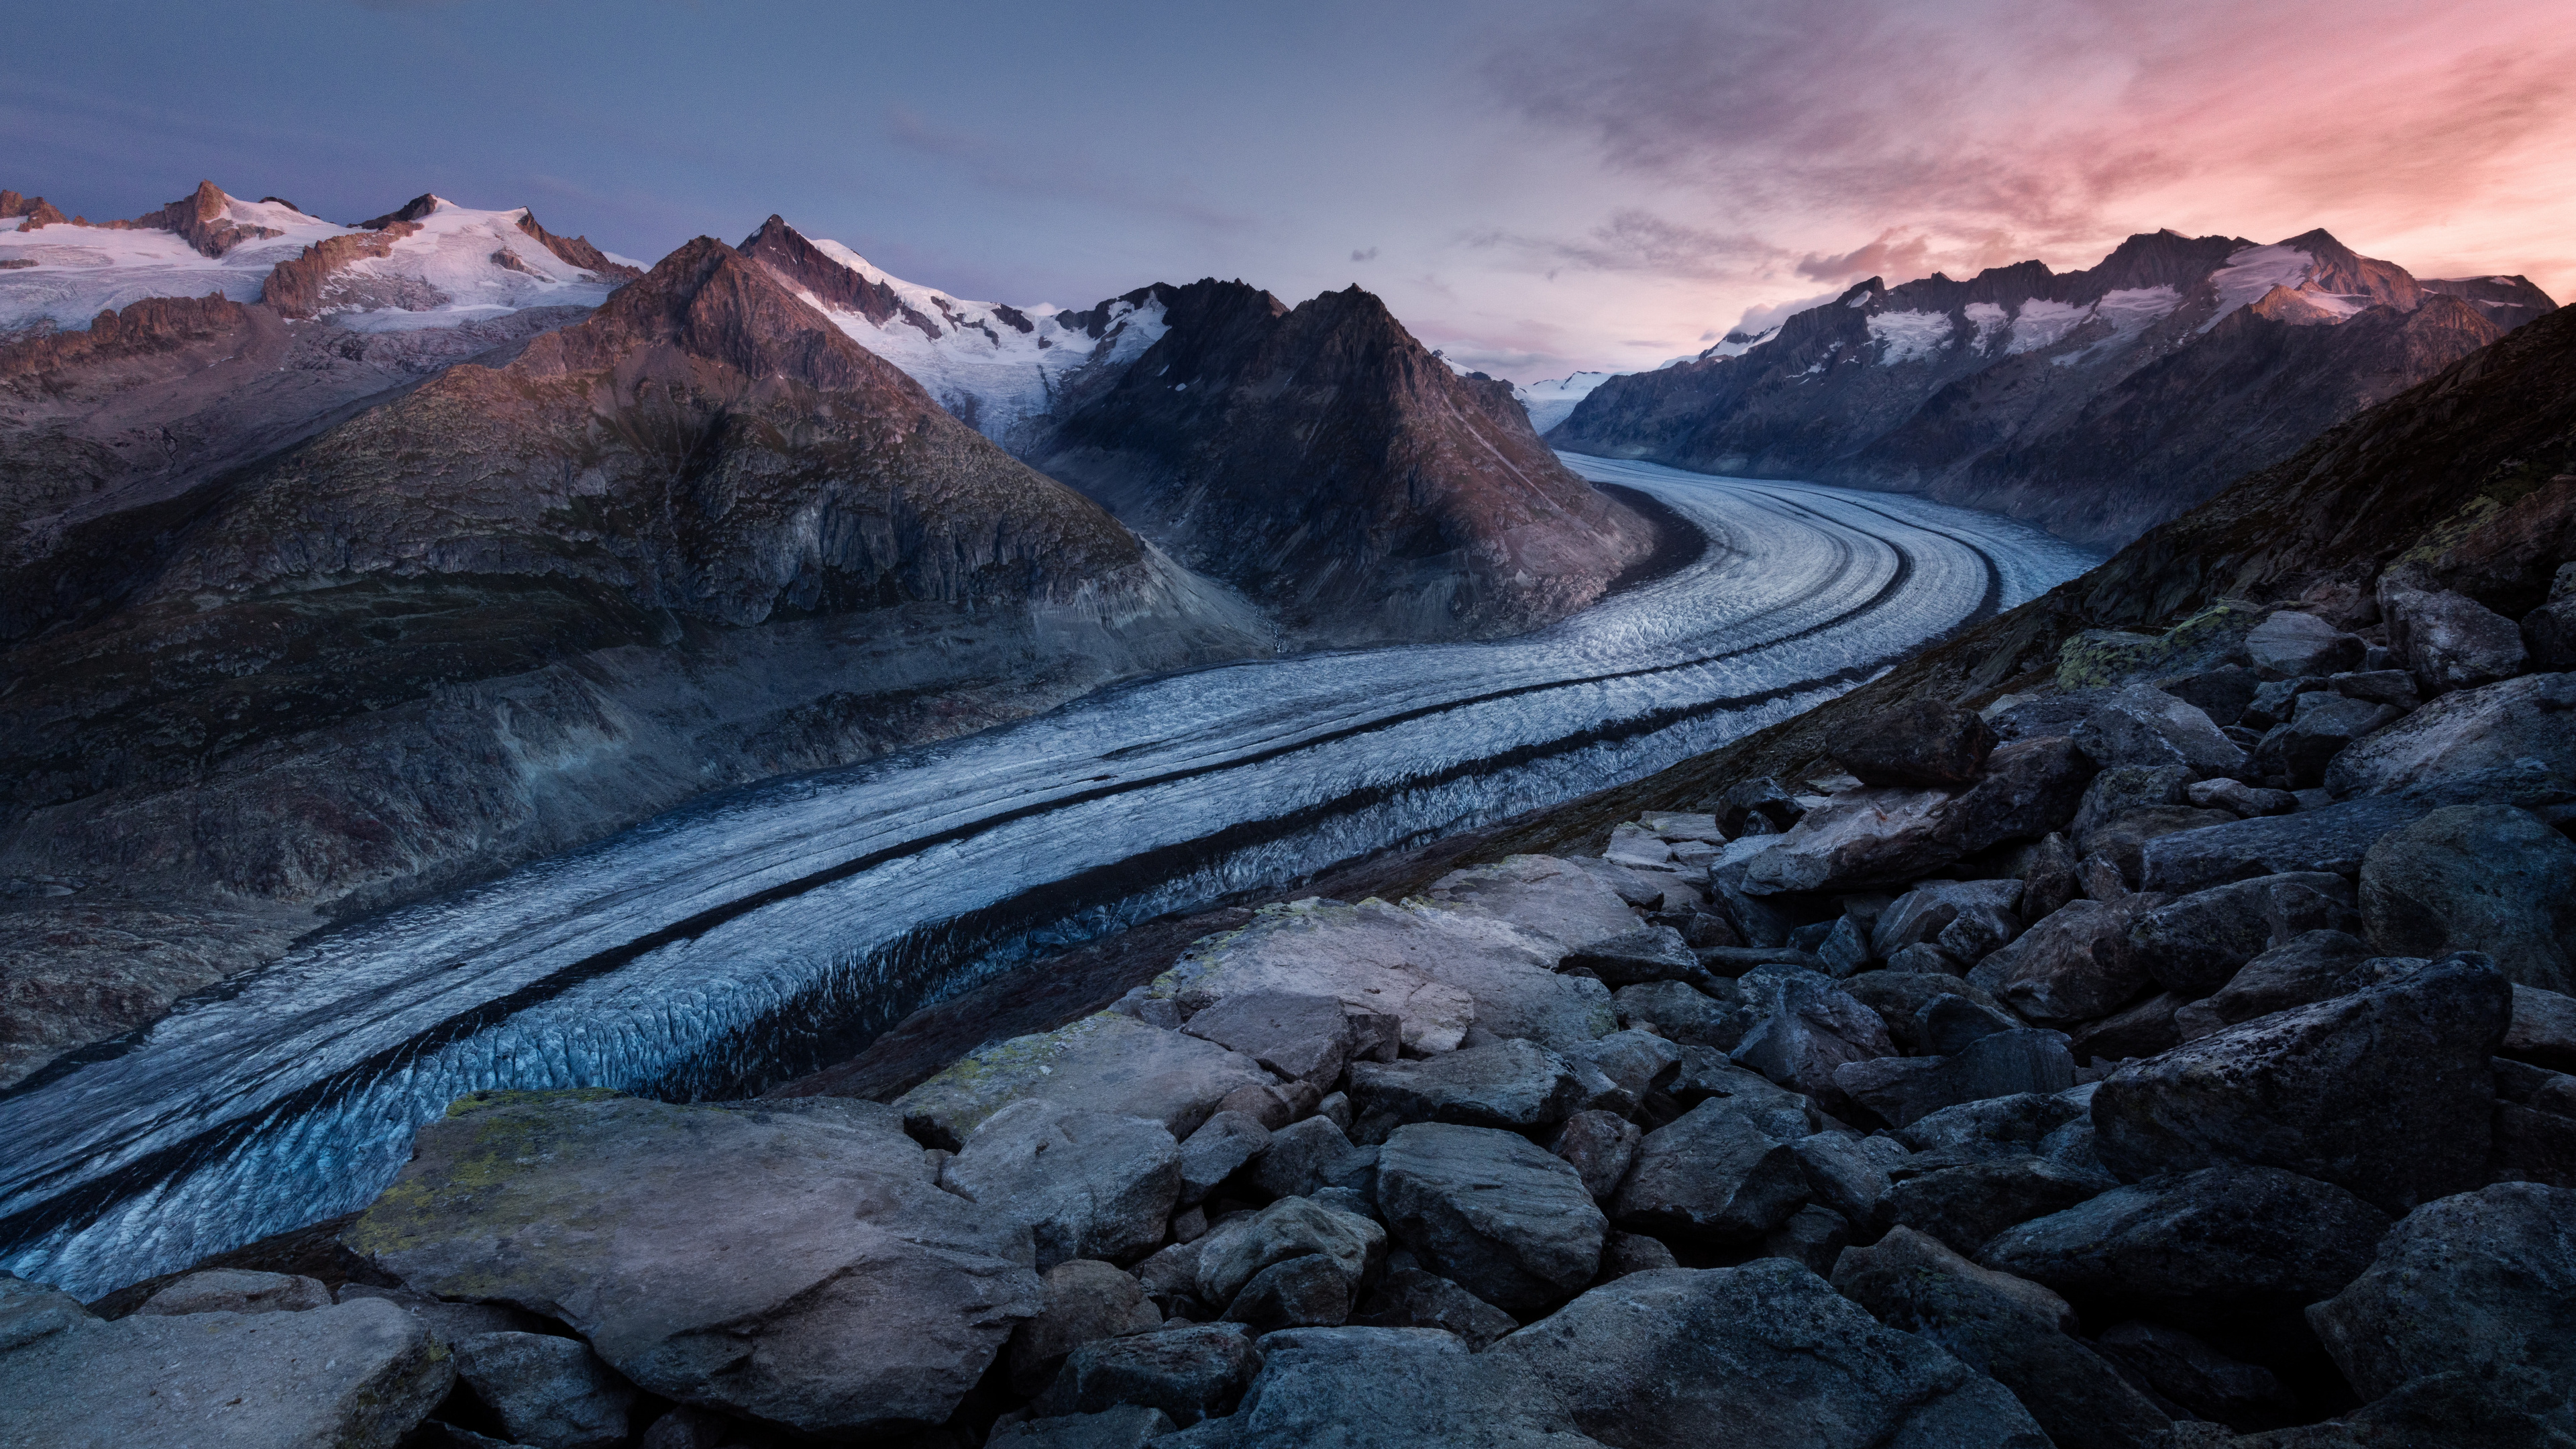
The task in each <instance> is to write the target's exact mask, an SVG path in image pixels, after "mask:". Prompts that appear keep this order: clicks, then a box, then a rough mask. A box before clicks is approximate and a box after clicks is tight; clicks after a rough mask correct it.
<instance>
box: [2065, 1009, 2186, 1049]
mask: <svg viewBox="0 0 2576 1449" xmlns="http://www.w3.org/2000/svg"><path fill="white" fill-rule="evenodd" d="M2183 1005H2184V1001H2183V998H2182V997H2181V996H2180V995H2179V994H2178V993H2175V992H2171V991H2159V992H2157V993H2156V994H2155V995H2153V996H2149V997H2146V998H2143V999H2141V1000H2138V1001H2133V1002H2131V1003H2130V1004H2128V1005H2127V1006H2124V1007H2121V1008H2120V1009H2119V1010H2118V1011H2115V1012H2112V1013H2111V1014H2110V1015H2109V1016H2106V1017H2103V1018H2102V1019H2101V1020H2099V1021H2094V1022H2088V1023H2086V1024H2085V1025H2083V1026H2081V1027H2078V1028H2077V1029H2076V1030H2075V1032H2074V1034H2073V1035H2072V1036H2069V1037H2068V1038H2067V1040H2066V1049H2067V1050H2068V1051H2070V1052H2072V1053H2074V1055H2075V1059H2076V1060H2077V1061H2080V1062H2092V1063H2094V1064H2096V1065H2099V1064H2101V1063H2103V1062H2122V1061H2127V1060H2129V1059H2130V1058H2132V1057H2151V1056H2154V1055H2155V1054H2156V1053H2158V1052H2161V1051H2163V1050H2164V1049H2165V1048H2167V1047H2169V1046H2173V1045H2175V1044H2176V1043H2178V1042H2180V1041H2181V1040H2182V1030H2181V1028H2179V1027H2177V1026H2176V1025H2174V1014H2175V1013H2176V1012H2177V1011H2179V1010H2180V1009H2181V1008H2182V1006H2183Z"/></svg>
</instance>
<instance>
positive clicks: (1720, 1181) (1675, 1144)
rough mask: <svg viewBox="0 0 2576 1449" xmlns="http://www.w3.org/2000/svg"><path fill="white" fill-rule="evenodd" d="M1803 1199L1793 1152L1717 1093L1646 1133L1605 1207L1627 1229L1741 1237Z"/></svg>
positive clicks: (1777, 1219) (1756, 1232)
mask: <svg viewBox="0 0 2576 1449" xmlns="http://www.w3.org/2000/svg"><path fill="white" fill-rule="evenodd" d="M1806 1200H1807V1174H1806V1169H1805V1168H1804V1167H1803V1166H1801V1165H1800V1163H1799V1161H1798V1154H1797V1153H1796V1152H1794V1151H1792V1150H1791V1149H1790V1147H1789V1145H1788V1143H1787V1142H1784V1141H1782V1140H1781V1139H1779V1138H1776V1137H1774V1136H1772V1135H1771V1134H1770V1133H1769V1132H1766V1131H1765V1130H1764V1129H1763V1124H1762V1123H1761V1121H1760V1120H1759V1119H1758V1118H1757V1117H1756V1115H1755V1114H1753V1113H1750V1112H1747V1111H1745V1110H1744V1109H1743V1108H1742V1107H1740V1106H1738V1105H1737V1104H1735V1103H1733V1102H1731V1101H1729V1100H1727V1099H1724V1098H1716V1099H1712V1100H1708V1101H1704V1102H1701V1103H1700V1104H1699V1105H1698V1106H1696V1107H1693V1108H1691V1109H1690V1110H1689V1111H1688V1112H1685V1113H1683V1114H1682V1115H1681V1116H1680V1117H1678V1118H1676V1119H1674V1120H1673V1121H1671V1122H1668V1123H1666V1124H1665V1125H1663V1126H1661V1127H1658V1128H1656V1129H1655V1130H1654V1131H1652V1132H1649V1133H1647V1134H1646V1135H1645V1137H1644V1139H1643V1140H1642V1141H1640V1142H1639V1143H1638V1144H1637V1154H1636V1161H1635V1163H1634V1165H1633V1166H1631V1167H1630V1168H1629V1169H1628V1174H1627V1178H1626V1180H1625V1181H1623V1182H1621V1183H1620V1184H1619V1190H1618V1195H1617V1196H1616V1197H1615V1198H1614V1199H1612V1202H1611V1207H1610V1212H1611V1216H1612V1218H1614V1219H1615V1220H1616V1221H1617V1222H1618V1224H1619V1226H1620V1227H1622V1228H1624V1229H1627V1230H1629V1231H1632V1232H1643V1233H1652V1234H1655V1235H1657V1236H1672V1235H1680V1236H1684V1237H1692V1238H1704V1239H1713V1240H1718V1241H1729V1242H1744V1241H1749V1240H1751V1239H1755V1238H1759V1237H1761V1236H1762V1235H1763V1234H1764V1233H1767V1232H1769V1231H1771V1230H1772V1229H1773V1228H1776V1227H1778V1226H1779V1225H1780V1224H1781V1223H1783V1222H1785V1221H1787V1220H1788V1217H1789V1215H1790V1214H1791V1213H1794V1212H1796V1211H1797V1210H1798V1207H1799V1205H1800V1204H1802V1203H1804V1202H1805V1201H1806Z"/></svg>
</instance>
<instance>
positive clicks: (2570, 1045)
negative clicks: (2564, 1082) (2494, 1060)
mask: <svg viewBox="0 0 2576 1449" xmlns="http://www.w3.org/2000/svg"><path fill="white" fill-rule="evenodd" d="M2497 1055H2499V1056H2507V1057H2511V1058H2513V1059H2514V1060H2515V1061H2519V1062H2530V1063H2531V1064H2533V1065H2534V1066H2541V1067H2547V1068H2548V1069H2549V1070H2551V1071H2553V1072H2576V997H2569V996H2562V995H2560V994H2559V993H2558V992H2555V991H2543V990H2541V989H2540V988H2538V987H2536V986H2523V985H2519V984H2517V985H2516V986H2515V987H2514V988H2513V1016H2512V1018H2511V1019H2510V1020H2509V1021H2507V1022H2506V1024H2505V1029H2504V1046H2503V1047H2502V1048H2500V1049H2499V1050H2498V1052H2497Z"/></svg>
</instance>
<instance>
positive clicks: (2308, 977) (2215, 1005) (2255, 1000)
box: [2173, 931, 2370, 1041]
mask: <svg viewBox="0 0 2576 1449" xmlns="http://www.w3.org/2000/svg"><path fill="white" fill-rule="evenodd" d="M2369 955H2370V948H2369V947H2367V946H2365V945H2363V944H2362V943H2361V942H2360V940H2358V939H2357V938H2355V937H2353V936H2350V935H2347V934H2345V933H2344V932H2342V931H2308V932H2305V933H2303V934H2301V935H2298V936H2294V937H2292V938H2291V939H2290V940H2288V941H2285V942H2283V943H2282V944H2280V945H2278V946H2275V947H2273V948H2272V949H2271V950H2269V951H2266V952H2264V953H2263V954H2262V955H2260V956H2257V957H2255V958H2254V959H2253V960H2251V961H2248V962H2246V963H2245V964H2244V966H2243V967H2241V968H2239V969H2238V970H2237V972H2236V974H2235V975H2234V976H2231V977H2229V978H2228V981H2227V984H2226V985H2225V986H2222V987H2220V988H2219V989H2218V991H2217V992H2216V993H2214V994H2213V995H2211V996H2209V997H2208V998H2206V999H2204V1000H2201V1001H2195V1002H2192V1003H2191V1004H2190V1005H2188V1006H2184V1007H2181V1008H2180V1009H2178V1010H2176V1011H2175V1012H2174V1017H2173V1020H2174V1032H2175V1035H2176V1036H2178V1037H2180V1038H2181V1039H2182V1040H2184V1041H2197V1040H2199V1039H2200V1038H2202V1037H2205V1036H2207V1035H2209V1034H2210V1033H2212V1032H2214V1031H2219V1030H2222V1029H2224V1028H2226V1027H2230V1026H2234V1025H2235V1024H2236V1023H2238V1022H2240V1021H2252V1020H2253V1019H2254V1018H2256V1017H2258V1016H2269V1015H2271V1014H2272V1013H2273V1012H2276V1011H2288V1010H2290V1009H2291V1008H2292V1007H2299V1006H2307V1005H2309V1004H2311V1003H2314V1002H2319V1001H2323V1000H2325V999H2327V998H2328V997H2332V996H2340V995H2342V994H2343V993H2344V992H2346V991H2350V990H2352V989H2353V988H2354V987H2355V986H2357V985H2359V984H2361V980H2360V978H2359V977H2358V976H2357V975H2356V973H2358V972H2359V971H2360V970H2361V965H2362V962H2363V960H2364V959H2365V958H2367V957H2368V956H2369Z"/></svg>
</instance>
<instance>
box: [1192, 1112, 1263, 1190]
mask: <svg viewBox="0 0 2576 1449" xmlns="http://www.w3.org/2000/svg"><path fill="white" fill-rule="evenodd" d="M1269 1147H1270V1129H1269V1128H1267V1127H1264V1126H1262V1125H1261V1122H1260V1120H1259V1119H1258V1118H1255V1117H1254V1116H1252V1115H1251V1114H1250V1113H1247V1112H1219V1113H1217V1114H1216V1115H1215V1116H1213V1117H1210V1118H1209V1119H1207V1121H1205V1122H1204V1123H1201V1124H1200V1126H1199V1130H1197V1131H1196V1132H1193V1133H1191V1134H1190V1138H1189V1140H1188V1141H1187V1142H1184V1143H1182V1144H1181V1190H1180V1195H1179V1196H1178V1197H1177V1198H1175V1199H1174V1202H1175V1203H1176V1204H1177V1205H1178V1206H1181V1207H1195V1206H1197V1205H1198V1204H1200V1203H1202V1202H1205V1201H1207V1198H1208V1194H1210V1193H1212V1192H1215V1191H1216V1188H1217V1184H1218V1183H1221V1182H1223V1181H1225V1180H1226V1179H1227V1178H1229V1177H1232V1176H1234V1174H1235V1172H1236V1171H1237V1170H1238V1169H1240V1168H1241V1167H1242V1166H1243V1164H1245V1163H1247V1162H1250V1161H1251V1160H1252V1159H1254V1158H1255V1157H1258V1156H1260V1155H1261V1154H1262V1153H1263V1152H1265V1151H1267V1150H1269Z"/></svg>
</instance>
